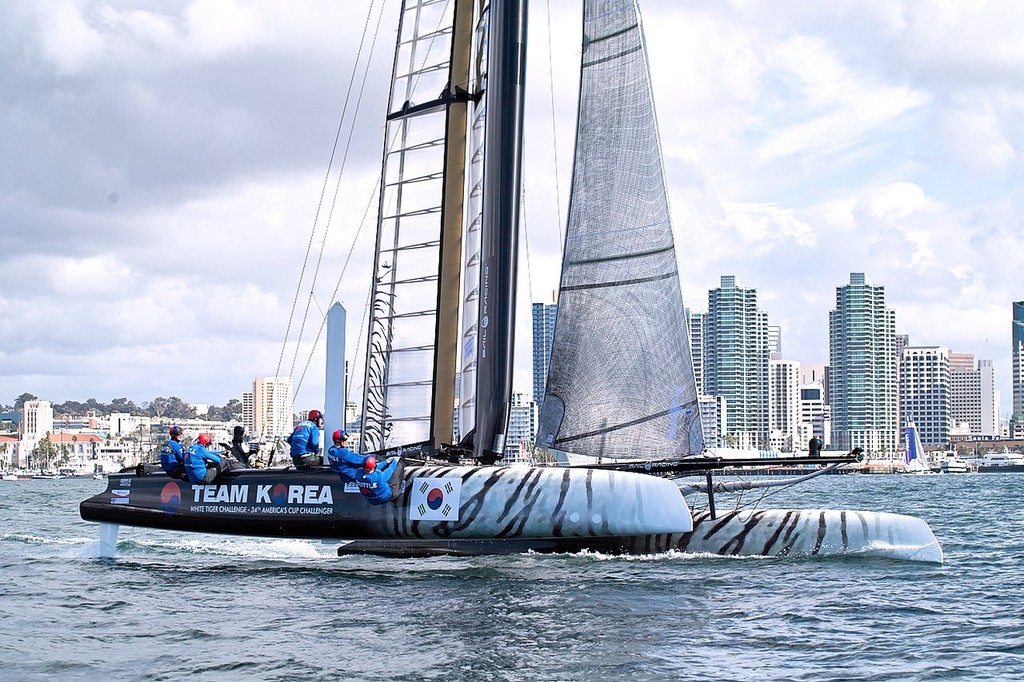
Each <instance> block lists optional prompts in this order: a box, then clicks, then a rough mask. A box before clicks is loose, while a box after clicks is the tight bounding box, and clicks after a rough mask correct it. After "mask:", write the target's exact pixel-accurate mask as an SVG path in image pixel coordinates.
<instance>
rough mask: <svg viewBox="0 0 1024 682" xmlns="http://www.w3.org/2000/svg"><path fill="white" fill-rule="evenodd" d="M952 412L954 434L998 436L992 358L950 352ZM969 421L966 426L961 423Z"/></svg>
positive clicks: (997, 402)
mask: <svg viewBox="0 0 1024 682" xmlns="http://www.w3.org/2000/svg"><path fill="white" fill-rule="evenodd" d="M949 379H950V415H951V417H952V420H953V431H954V433H963V434H971V435H983V436H997V435H999V401H998V399H997V395H998V391H997V390H996V377H995V369H994V368H993V366H992V361H991V360H978V362H977V367H975V363H974V355H973V354H971V353H952V352H951V353H950V354H949ZM963 424H967V428H966V429H963V428H962V425H963Z"/></svg>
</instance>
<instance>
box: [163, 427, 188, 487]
mask: <svg viewBox="0 0 1024 682" xmlns="http://www.w3.org/2000/svg"><path fill="white" fill-rule="evenodd" d="M167 433H168V435H169V436H170V438H168V439H167V443H166V444H164V446H163V447H162V448H160V468H161V469H163V470H164V471H165V472H166V473H167V475H168V476H170V477H171V478H180V479H184V478H185V450H184V448H182V446H181V437H182V434H183V431H182V430H181V427H180V426H178V425H177V424H175V425H174V426H172V427H171V428H170V430H168V432H167Z"/></svg>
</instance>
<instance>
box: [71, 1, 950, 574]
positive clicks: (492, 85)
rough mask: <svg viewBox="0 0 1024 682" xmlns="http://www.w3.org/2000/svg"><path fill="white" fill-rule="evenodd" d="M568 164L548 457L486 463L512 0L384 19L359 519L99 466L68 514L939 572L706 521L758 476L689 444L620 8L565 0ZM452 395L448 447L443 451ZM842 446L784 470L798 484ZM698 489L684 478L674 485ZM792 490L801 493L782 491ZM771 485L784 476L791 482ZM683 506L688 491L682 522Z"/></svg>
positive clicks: (651, 118) (632, 38) (667, 262)
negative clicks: (799, 472) (577, 49)
mask: <svg viewBox="0 0 1024 682" xmlns="http://www.w3.org/2000/svg"><path fill="white" fill-rule="evenodd" d="M583 22H584V29H583V36H584V38H583V49H582V61H581V80H580V90H579V111H578V125H577V132H576V146H575V163H574V170H573V178H572V194H571V199H570V210H569V218H568V227H567V233H566V237H565V245H564V256H563V263H562V272H561V281H560V289H559V298H558V302H559V308H558V313H557V315H558V317H557V321H556V325H555V336H554V341H553V349H552V353H551V363H550V370H549V376H548V382H547V388H546V393H545V398H544V401H543V408H542V412H541V417H540V429H539V431H540V433H539V435H538V441H537V444H538V446H540V447H542V448H547V449H549V450H551V451H553V452H556V453H559V454H563V455H566V456H565V457H563V458H562V459H565V460H566V461H568V460H569V459H570V458H569V457H568V455H570V454H571V455H572V460H573V461H582V462H584V463H583V464H579V465H572V466H529V467H521V466H517V467H506V466H497V465H496V463H497V462H498V461H499V460H500V459H501V458H502V455H503V450H504V447H505V434H506V433H507V425H508V417H509V410H510V398H511V390H512V385H511V384H512V348H513V334H514V329H515V319H514V310H515V300H516V279H517V258H518V243H517V240H518V231H519V204H520V196H521V188H522V178H521V174H522V171H521V168H522V166H521V159H522V137H523V118H524V115H523V114H524V97H523V95H524V83H525V80H524V79H525V71H526V67H525V54H526V43H527V35H526V0H490V1H488V0H448V1H442V0H406V1H405V2H404V3H403V5H402V11H401V16H400V21H399V29H398V42H397V47H396V51H395V60H394V72H393V78H392V84H391V94H390V99H389V104H388V109H387V115H386V127H385V143H384V160H383V170H382V176H381V184H380V198H379V206H378V218H377V241H376V250H375V256H374V270H373V282H372V289H371V304H372V305H371V306H370V307H371V311H370V320H369V325H368V330H369V331H368V337H367V351H366V365H365V372H364V386H365V388H364V396H363V404H362V421H361V424H360V431H361V446H360V447H361V450H362V451H363V452H368V453H369V452H373V453H376V454H377V456H378V459H380V458H382V457H386V456H395V455H397V456H401V457H403V458H404V459H405V462H406V466H405V468H404V481H403V484H404V492H403V493H402V494H401V495H400V496H399V497H398V498H397V500H396V501H394V502H391V503H388V504H385V505H380V506H370V505H368V504H367V503H366V501H365V500H364V499H363V498H362V495H360V494H359V493H358V492H357V491H356V490H355V488H354V486H346V485H344V484H342V483H341V481H340V480H339V479H338V478H337V477H336V476H335V475H334V474H333V473H331V472H330V470H328V469H322V468H321V469H316V468H314V469H310V470H296V469H292V468H267V469H236V470H233V471H229V472H226V473H224V474H223V475H222V476H221V477H220V478H219V479H218V480H217V481H216V482H215V483H214V484H212V485H189V484H187V483H183V482H181V481H177V480H171V479H168V478H167V477H166V476H164V475H162V474H155V475H144V474H145V472H144V471H140V472H139V474H130V473H129V474H125V475H121V476H111V477H110V479H109V483H108V487H107V490H106V491H104V492H103V493H100V494H98V495H95V496H93V497H91V498H89V499H87V500H85V501H83V502H82V503H81V514H82V517H83V518H84V519H86V520H90V521H97V522H99V523H100V526H101V533H100V534H101V552H102V553H104V554H107V555H112V554H113V552H114V549H115V547H116V538H117V528H118V526H119V525H122V524H123V525H134V526H145V527H151V528H162V529H168V530H178V531H202V532H213V533H228V534H239V535H252V536H265V537H288V538H320V539H332V540H338V541H339V542H342V541H344V542H345V544H343V545H341V546H340V548H339V553H341V554H344V553H354V552H372V553H378V554H387V555H396V556H422V555H432V554H454V555H461V554H481V553H509V552H521V551H526V550H532V551H545V552H575V551H580V550H590V551H600V552H611V553H619V552H629V553H651V552H662V551H667V550H676V551H692V552H710V553H716V554H728V555H769V556H776V555H803V554H806V555H829V554H850V553H875V554H884V555H886V556H897V557H901V558H907V559H914V560H921V561H939V562H941V560H942V552H941V548H940V547H939V545H938V542H937V541H936V540H935V537H934V535H933V534H932V532H931V529H930V528H929V527H928V525H927V523H925V522H924V521H923V520H921V519H918V518H914V517H910V516H904V515H898V514H887V513H884V512H869V511H853V510H820V509H774V510H773V509H767V510H735V509H733V510H730V511H729V512H728V513H725V514H718V513H716V511H715V507H714V496H715V495H716V494H722V493H727V492H734V491H737V490H740V489H746V488H751V487H768V486H772V485H779V484H781V483H784V482H780V481H772V482H762V483H759V482H756V481H742V482H716V481H714V480H712V476H711V473H712V472H713V471H716V470H719V469H721V468H723V467H724V466H726V465H727V464H728V465H730V466H744V465H752V464H763V463H764V462H763V461H762V460H751V461H742V460H740V461H734V460H724V459H723V458H720V457H717V456H715V454H714V453H713V452H712V451H709V450H708V449H706V447H705V443H704V437H703V433H702V430H701V420H700V413H699V409H698V402H697V390H696V382H695V380H694V371H693V361H692V358H691V355H690V348H689V340H688V336H687V327H686V324H685V321H684V317H683V314H684V313H683V302H682V295H681V287H680V277H679V271H678V269H677V268H678V266H677V258H676V246H675V237H674V233H673V229H672V224H671V220H670V217H669V210H668V200H667V192H666V186H665V177H664V171H663V165H662V159H661V147H660V142H659V139H658V128H657V123H656V118H655V111H654V100H653V95H652V90H651V84H650V76H649V72H648V65H647V57H646V52H645V45H644V39H643V32H642V25H641V21H640V14H639V11H638V8H637V6H636V4H635V0H586V1H585V2H584V3H583ZM456 381H459V382H460V383H459V391H458V396H459V399H458V404H457V410H458V421H459V429H460V433H462V434H466V435H465V436H464V437H463V438H462V439H461V440H460V441H459V442H457V443H454V444H453V443H452V442H451V441H452V434H453V431H454V417H455V415H454V411H453V409H452V406H453V404H456V403H455V396H456ZM854 459H855V455H854V454H851V455H847V456H841V457H832V458H818V459H814V460H810V459H807V458H804V459H800V458H796V459H794V460H792V461H793V462H794V463H808V464H817V465H820V466H821V467H822V468H820V469H819V470H818V471H817V472H816V473H812V474H809V475H808V476H804V477H802V479H806V478H810V477H813V476H814V475H817V473H821V472H822V471H827V470H828V469H829V468H835V467H838V466H842V465H844V464H846V463H849V462H851V461H853V460H854ZM688 475H698V476H699V477H700V481H699V482H697V483H689V484H687V483H683V484H680V482H679V481H677V480H676V479H678V478H680V477H683V476H688ZM802 479H801V480H802ZM792 482H793V481H786V482H785V483H792ZM686 494H705V495H707V496H708V502H709V504H708V510H707V511H706V512H702V513H701V514H699V515H697V516H696V517H695V516H694V515H693V514H692V513H691V509H690V506H689V503H688V501H687V498H686Z"/></svg>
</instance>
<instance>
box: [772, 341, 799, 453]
mask: <svg viewBox="0 0 1024 682" xmlns="http://www.w3.org/2000/svg"><path fill="white" fill-rule="evenodd" d="M772 355H773V356H778V355H779V354H778V353H772ZM768 389H769V397H768V421H769V427H770V431H769V440H770V442H769V445H770V447H772V448H775V449H776V450H778V451H780V452H792V451H793V450H795V449H800V436H799V425H800V363H799V362H796V361H795V360H785V359H783V358H781V357H772V358H771V359H769V361H768Z"/></svg>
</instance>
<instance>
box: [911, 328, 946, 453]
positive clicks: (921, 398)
mask: <svg viewBox="0 0 1024 682" xmlns="http://www.w3.org/2000/svg"><path fill="white" fill-rule="evenodd" d="M950 393H951V383H950V372H949V349H948V348H946V347H945V346H907V347H906V348H904V349H903V355H902V357H901V358H900V393H899V397H900V413H901V414H902V415H903V416H904V418H905V419H906V420H907V421H912V422H914V425H915V426H916V427H917V432H918V435H920V437H921V443H922V444H924V445H941V446H943V447H945V446H947V445H949V442H950V441H949V434H950V431H951V429H952V426H953V421H952V416H951V411H950V407H951V403H950Z"/></svg>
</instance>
